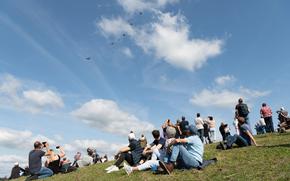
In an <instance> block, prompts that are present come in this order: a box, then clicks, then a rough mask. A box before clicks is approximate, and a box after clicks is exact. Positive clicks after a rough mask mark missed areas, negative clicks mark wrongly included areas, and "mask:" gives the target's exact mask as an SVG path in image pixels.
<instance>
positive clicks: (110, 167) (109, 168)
mask: <svg viewBox="0 0 290 181" xmlns="http://www.w3.org/2000/svg"><path fill="white" fill-rule="evenodd" d="M113 167H114V165H111V166H109V167H108V168H106V169H105V170H106V171H109V170H111V169H112V168H113Z"/></svg>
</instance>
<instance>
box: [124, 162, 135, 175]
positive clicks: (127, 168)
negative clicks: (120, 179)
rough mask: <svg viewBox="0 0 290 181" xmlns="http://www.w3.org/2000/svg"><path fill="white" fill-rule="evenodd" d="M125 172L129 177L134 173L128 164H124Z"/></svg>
mask: <svg viewBox="0 0 290 181" xmlns="http://www.w3.org/2000/svg"><path fill="white" fill-rule="evenodd" d="M124 170H125V171H126V173H127V174H128V175H130V174H131V173H132V172H133V169H132V167H130V166H129V165H127V164H126V163H124Z"/></svg>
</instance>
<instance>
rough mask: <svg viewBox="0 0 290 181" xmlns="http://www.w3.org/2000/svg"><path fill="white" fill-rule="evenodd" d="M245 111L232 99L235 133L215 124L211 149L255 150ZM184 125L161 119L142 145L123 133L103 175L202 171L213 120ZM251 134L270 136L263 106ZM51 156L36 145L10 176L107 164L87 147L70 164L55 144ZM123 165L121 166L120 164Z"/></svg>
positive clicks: (289, 124) (284, 116) (283, 124)
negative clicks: (124, 140)
mask: <svg viewBox="0 0 290 181" xmlns="http://www.w3.org/2000/svg"><path fill="white" fill-rule="evenodd" d="M249 113H250V110H249V108H248V106H247V104H245V103H244V101H243V99H242V98H240V99H239V100H238V104H237V105H236V107H235V116H234V121H233V126H234V128H235V134H233V135H232V134H231V132H230V127H229V125H228V124H226V123H225V122H221V125H220V127H219V132H220V134H221V136H222V141H221V142H219V144H217V146H216V148H217V149H221V150H226V149H232V148H233V147H234V145H236V146H237V147H246V146H251V145H255V146H258V144H257V142H256V140H255V138H254V136H253V134H252V130H251V127H250V124H249ZM277 114H278V119H279V121H280V122H279V125H278V127H279V128H278V131H279V132H285V131H286V130H288V129H289V128H290V118H289V117H288V112H287V111H286V110H285V109H284V108H283V107H281V108H280V110H279V111H277ZM193 123H194V124H190V122H189V121H188V120H186V118H185V117H184V116H183V117H181V121H180V120H177V121H176V123H175V124H174V123H172V122H171V120H170V119H167V120H166V121H165V122H164V123H163V125H162V126H161V128H162V129H161V131H162V133H161V132H160V131H159V130H153V131H152V138H153V141H152V143H150V144H148V143H147V139H146V137H145V136H144V135H141V137H140V138H139V139H137V137H136V135H135V133H134V132H133V131H131V132H130V133H129V134H128V142H129V144H128V146H125V147H123V148H120V149H119V151H118V152H117V154H116V155H115V162H114V164H113V165H111V166H110V167H108V168H106V169H105V170H106V173H112V172H116V171H119V170H120V169H121V168H124V170H125V171H126V173H127V174H128V175H130V174H132V173H133V172H136V171H143V170H148V169H151V170H152V171H154V172H156V173H165V174H171V173H172V172H173V170H174V169H192V168H195V169H203V168H204V167H206V166H207V165H209V164H212V163H215V162H216V161H217V159H216V158H213V159H210V160H204V159H203V154H204V144H211V143H213V142H215V141H216V138H215V137H216V131H215V127H216V121H215V119H214V117H213V116H207V118H205V119H203V118H202V117H201V114H200V113H197V114H196V117H195V119H194V121H193ZM255 129H256V131H257V134H265V133H273V132H274V131H275V130H274V125H273V119H272V110H271V108H270V107H269V106H268V105H267V104H266V103H263V104H262V107H261V109H260V119H259V120H258V122H257V123H256V124H255ZM56 149H57V150H58V151H57V153H56V152H55V150H53V149H51V148H50V147H49V144H48V142H40V141H36V142H35V143H34V149H33V150H32V151H30V153H29V166H28V167H27V168H25V169H23V168H21V167H19V164H18V163H15V165H14V167H13V169H12V171H11V177H10V179H13V178H18V177H19V176H20V172H23V174H22V175H24V176H28V175H30V176H29V177H27V180H34V179H42V178H45V177H49V176H52V175H53V174H58V173H68V172H72V171H75V170H76V169H77V168H79V167H80V168H81V167H85V166H89V165H92V164H95V163H98V162H100V163H102V162H107V161H108V157H107V155H105V156H104V157H100V156H99V155H98V154H97V152H96V150H95V149H93V148H88V149H87V154H81V153H80V152H77V154H76V155H75V156H74V161H73V162H71V161H70V160H69V159H67V158H66V154H65V151H64V149H63V148H62V147H61V146H57V147H56ZM42 157H46V158H47V159H46V161H45V164H44V166H43V164H42ZM125 161H126V162H125Z"/></svg>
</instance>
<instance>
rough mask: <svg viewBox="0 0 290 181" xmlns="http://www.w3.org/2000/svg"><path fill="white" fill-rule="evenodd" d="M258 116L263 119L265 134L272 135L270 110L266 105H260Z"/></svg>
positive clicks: (272, 127)
mask: <svg viewBox="0 0 290 181" xmlns="http://www.w3.org/2000/svg"><path fill="white" fill-rule="evenodd" d="M260 114H261V117H262V118H264V120H265V123H266V132H267V133H273V132H274V126H273V119H272V110H271V108H270V107H269V106H267V104H266V103H263V104H262V107H261V110H260Z"/></svg>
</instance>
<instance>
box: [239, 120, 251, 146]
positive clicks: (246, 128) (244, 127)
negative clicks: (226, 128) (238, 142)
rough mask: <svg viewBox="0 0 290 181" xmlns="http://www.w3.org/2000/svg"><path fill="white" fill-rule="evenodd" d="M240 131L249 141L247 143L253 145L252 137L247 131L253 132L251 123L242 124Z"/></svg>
mask: <svg viewBox="0 0 290 181" xmlns="http://www.w3.org/2000/svg"><path fill="white" fill-rule="evenodd" d="M240 131H241V137H243V138H244V139H245V140H246V141H247V143H248V144H249V145H251V138H250V137H249V135H247V134H246V132H247V131H249V132H250V133H251V134H252V131H251V129H250V127H249V125H248V124H246V123H244V124H243V125H241V127H240Z"/></svg>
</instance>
